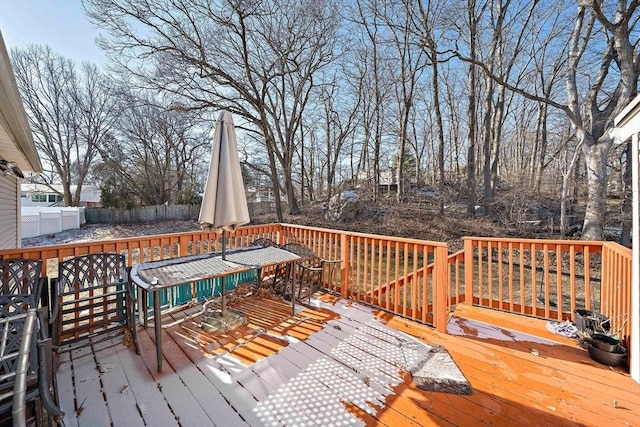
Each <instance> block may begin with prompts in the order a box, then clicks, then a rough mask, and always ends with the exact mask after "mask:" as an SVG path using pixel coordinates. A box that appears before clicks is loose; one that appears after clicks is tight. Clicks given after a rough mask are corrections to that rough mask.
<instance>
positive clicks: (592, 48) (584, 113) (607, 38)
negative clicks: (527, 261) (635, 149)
mask: <svg viewBox="0 0 640 427" xmlns="http://www.w3.org/2000/svg"><path fill="white" fill-rule="evenodd" d="M532 4H533V5H535V6H537V7H538V8H545V7H548V6H549V5H548V4H547V3H546V2H536V3H532ZM637 8H638V1H637V0H632V1H630V2H629V4H627V2H626V1H624V0H618V1H617V2H616V3H615V4H613V3H612V2H604V1H602V0H589V1H583V2H579V3H578V5H577V9H576V13H575V16H574V18H573V24H574V25H573V29H572V30H571V31H570V32H569V33H568V34H567V35H566V39H565V40H566V41H567V44H568V52H567V59H566V63H565V64H564V65H565V67H564V69H563V70H564V79H565V81H566V92H565V93H566V97H567V102H566V103H562V102H559V101H558V100H556V99H550V98H548V97H546V95H545V94H542V95H539V94H537V93H533V91H530V90H527V88H526V87H522V86H520V85H519V82H518V81H515V82H514V81H512V80H510V76H509V75H508V74H507V75H501V74H499V73H497V72H495V70H494V69H492V68H491V66H490V65H489V64H487V63H485V62H483V61H481V60H478V59H477V58H472V57H471V56H470V55H467V54H466V53H465V54H462V53H461V52H459V51H458V55H459V57H460V58H461V59H463V60H464V61H467V62H470V63H472V64H473V65H475V66H477V67H479V68H480V69H482V71H483V72H484V73H485V75H487V76H488V77H490V78H491V80H492V81H494V82H496V83H497V84H499V85H500V86H502V87H505V88H507V89H509V90H511V91H514V92H515V93H517V94H519V95H522V96H524V97H526V98H528V99H531V100H534V101H539V102H543V103H545V104H547V105H549V106H552V107H554V108H557V109H559V110H561V111H563V112H564V113H565V114H566V117H567V118H568V120H569V121H570V122H571V124H572V126H574V128H575V132H576V136H577V138H578V142H581V143H582V150H583V152H584V158H585V165H586V173H587V190H588V196H587V205H586V211H585V218H584V223H583V234H582V236H583V237H584V238H585V239H590V240H600V239H601V238H602V227H603V223H604V212H605V189H606V175H607V174H606V172H607V154H608V151H609V148H610V147H611V144H612V139H611V136H610V134H609V132H608V131H607V130H608V127H609V126H611V123H612V119H613V118H614V117H615V115H616V114H617V113H618V112H620V111H621V110H622V108H623V107H624V106H625V105H626V104H628V103H629V102H630V101H631V99H632V98H633V96H634V95H635V94H636V92H637V83H638V67H639V66H640V61H639V60H638V37H637V31H636V27H637V24H638V14H637ZM568 10H569V6H568V5H567V4H563V5H562V13H564V14H565V16H567V15H566V14H567V11H568ZM539 28H540V30H541V31H546V30H547V29H548V28H547V27H545V26H544V25H543V26H539ZM529 30H531V29H529ZM585 75H586V76H588V78H583V76H585ZM583 87H586V90H584V89H582V88H583Z"/></svg>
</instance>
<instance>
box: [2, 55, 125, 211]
mask: <svg viewBox="0 0 640 427" xmlns="http://www.w3.org/2000/svg"><path fill="white" fill-rule="evenodd" d="M11 53H12V61H13V65H14V71H15V75H16V80H17V82H18V87H19V88H20V91H21V93H22V97H23V100H24V103H25V107H26V110H27V113H28V114H27V115H28V118H29V123H30V125H31V129H32V130H33V134H34V140H35V143H36V146H37V147H38V150H39V151H40V153H41V154H42V155H43V156H44V158H45V164H46V165H48V167H49V168H50V169H49V171H48V172H49V174H48V180H49V181H50V182H53V183H55V182H61V183H62V187H63V197H64V202H65V205H67V206H78V205H79V203H80V192H81V190H82V186H83V185H84V182H85V179H86V178H87V176H88V175H89V172H90V168H91V166H92V165H93V162H94V160H95V157H96V154H97V147H98V146H99V145H100V144H102V143H103V142H104V141H105V139H106V138H107V135H108V133H109V131H110V129H111V127H112V126H113V124H114V121H115V120H116V119H117V112H118V109H117V108H114V106H115V102H116V99H115V97H113V96H112V93H113V83H112V82H111V81H110V80H109V79H108V78H106V77H105V76H104V75H103V74H102V73H101V72H100V71H98V69H97V68H96V66H95V65H92V64H88V63H83V64H82V66H81V67H80V69H79V70H77V69H76V66H75V64H74V63H73V62H71V61H70V60H68V59H66V58H64V57H62V56H60V55H58V54H56V53H54V52H53V51H52V50H51V48H49V47H43V46H33V45H32V46H30V47H28V48H26V49H23V50H21V49H13V50H12V52H11ZM43 178H44V179H47V177H46V176H45V177H43ZM72 185H75V186H76V189H75V192H74V193H72V192H71V187H72Z"/></svg>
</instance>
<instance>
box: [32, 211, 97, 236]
mask: <svg viewBox="0 0 640 427" xmlns="http://www.w3.org/2000/svg"><path fill="white" fill-rule="evenodd" d="M21 209H22V219H21V234H22V236H21V237H22V238H23V239H26V238H28V237H36V236H42V235H45V234H55V233H59V232H61V231H63V230H71V229H73V228H80V225H81V224H84V223H85V220H84V208H45V207H31V206H22V208H21Z"/></svg>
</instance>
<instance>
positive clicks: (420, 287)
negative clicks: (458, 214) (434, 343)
mask: <svg viewBox="0 0 640 427" xmlns="http://www.w3.org/2000/svg"><path fill="white" fill-rule="evenodd" d="M282 227H283V230H282V237H283V239H284V240H285V241H287V242H291V241H293V242H299V243H301V244H303V245H305V246H307V247H309V248H311V249H313V250H314V252H315V253H316V254H318V255H319V256H320V257H322V258H325V259H332V260H336V259H339V260H341V261H342V263H341V270H340V273H341V274H340V275H339V280H338V281H336V283H333V284H328V288H329V290H331V291H334V292H339V293H340V294H341V295H342V296H343V297H344V298H350V299H354V300H356V301H362V302H365V303H367V304H370V305H373V306H375V307H379V308H382V309H384V310H387V311H390V312H393V313H395V314H400V315H402V316H404V317H407V318H409V319H412V320H415V321H418V322H422V323H427V324H432V325H434V326H436V328H438V329H442V330H444V329H445V325H446V314H447V298H446V297H445V296H446V295H447V294H448V287H447V283H448V278H447V271H446V269H447V245H446V244H444V243H439V242H428V241H425V240H417V239H404V238H399V237H388V236H379V235H373V234H364V233H352V232H343V231H335V230H326V229H319V228H311V227H303V226H295V225H283V226H282ZM443 297H444V298H443Z"/></svg>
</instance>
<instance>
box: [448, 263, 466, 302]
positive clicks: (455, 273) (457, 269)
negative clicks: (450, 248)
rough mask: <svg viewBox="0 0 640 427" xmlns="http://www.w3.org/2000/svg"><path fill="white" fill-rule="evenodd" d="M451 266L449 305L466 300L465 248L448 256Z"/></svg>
mask: <svg viewBox="0 0 640 427" xmlns="http://www.w3.org/2000/svg"><path fill="white" fill-rule="evenodd" d="M447 265H448V267H449V297H450V298H449V307H448V310H447V311H450V309H451V306H453V305H457V304H460V303H462V302H464V301H465V293H464V290H465V282H464V250H460V251H458V252H455V253H452V254H451V255H449V257H448V258H447Z"/></svg>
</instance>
